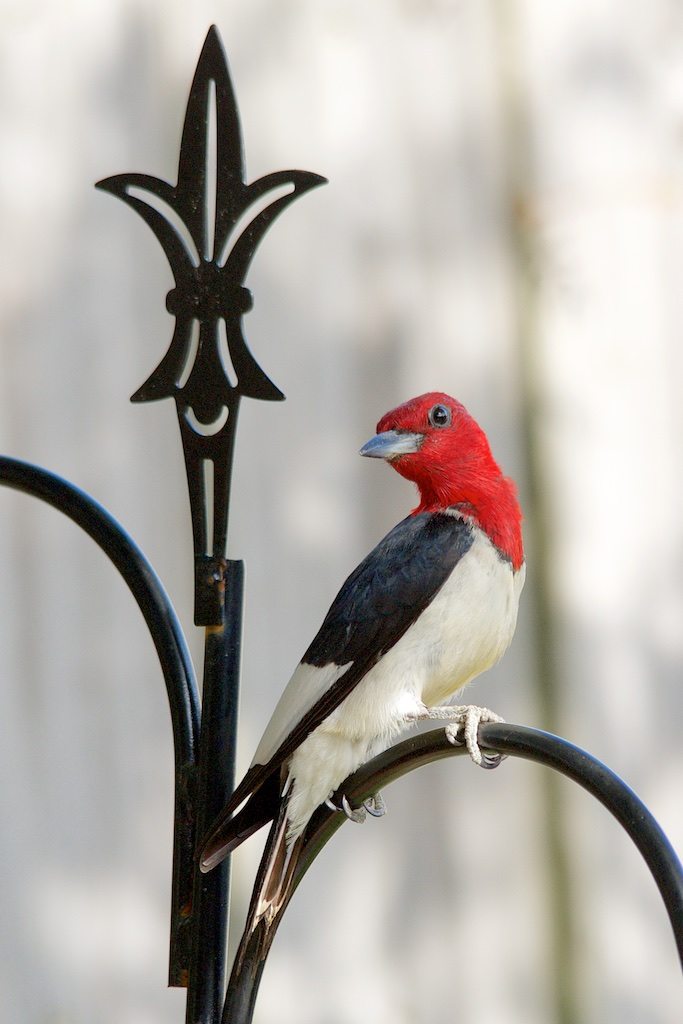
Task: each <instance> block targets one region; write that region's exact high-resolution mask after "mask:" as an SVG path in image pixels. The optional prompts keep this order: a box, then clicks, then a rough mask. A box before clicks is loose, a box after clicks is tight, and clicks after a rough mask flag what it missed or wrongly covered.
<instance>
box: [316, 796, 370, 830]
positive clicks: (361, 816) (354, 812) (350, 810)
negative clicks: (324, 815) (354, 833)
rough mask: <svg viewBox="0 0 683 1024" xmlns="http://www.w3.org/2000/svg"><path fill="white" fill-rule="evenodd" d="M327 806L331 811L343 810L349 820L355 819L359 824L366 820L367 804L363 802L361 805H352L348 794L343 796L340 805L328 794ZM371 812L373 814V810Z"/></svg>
mask: <svg viewBox="0 0 683 1024" xmlns="http://www.w3.org/2000/svg"><path fill="white" fill-rule="evenodd" d="M325 806H326V807H329V808H330V810H331V811H343V813H344V814H345V815H346V817H347V818H348V819H349V821H355V823H356V824H357V825H362V824H363V822H364V821H365V804H361V806H360V807H352V806H351V804H350V803H349V801H348V798H347V797H346V796H342V798H341V801H340V806H339V807H337V805H336V804H335V802H334V800H333V799H332V798H331V797H329V796H328V798H327V800H326V801H325ZM370 813H371V814H372V811H371V812H370Z"/></svg>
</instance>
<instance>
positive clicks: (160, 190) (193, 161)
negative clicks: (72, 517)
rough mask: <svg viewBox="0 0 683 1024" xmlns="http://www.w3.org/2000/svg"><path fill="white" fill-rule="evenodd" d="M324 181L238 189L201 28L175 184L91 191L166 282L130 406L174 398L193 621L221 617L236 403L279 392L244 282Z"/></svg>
mask: <svg viewBox="0 0 683 1024" xmlns="http://www.w3.org/2000/svg"><path fill="white" fill-rule="evenodd" d="M212 114H213V116H212ZM210 161H211V163H210ZM325 181H326V179H325V178H323V177H321V176H320V175H319V174H313V173H311V172H309V171H277V172H275V173H273V174H267V175H266V176H265V177H263V178H259V179H258V181H254V182H252V183H251V184H247V182H246V181H245V170H244V154H243V146H242V134H241V131H240V123H239V115H238V111H237V104H236V101H235V94H234V91H233V87H232V83H231V81H230V74H229V71H228V64H227V60H226V57H225V53H224V51H223V46H222V44H221V40H220V36H219V34H218V31H217V29H216V27H215V26H212V28H211V29H210V30H209V33H208V35H207V37H206V41H205V43H204V47H203V49H202V52H201V56H200V58H199V62H198V64H197V70H196V72H195V75H194V79H193V82H192V87H191V89H190V97H189V100H188V103H187V110H186V113H185V122H184V125H183V134H182V141H181V145H180V159H179V162H178V181H177V183H176V184H175V185H171V184H169V183H168V182H166V181H162V180H161V179H160V178H155V177H152V176H151V175H148V174H117V175H114V176H113V177H111V178H105V179H104V180H103V181H100V182H98V184H97V187H98V188H100V189H103V190H104V191H107V192H111V193H112V195H115V196H118V197H119V199H122V200H123V201H124V202H125V203H127V204H128V205H129V206H130V207H132V209H134V210H136V211H137V213H139V214H140V216H141V217H142V218H143V219H144V220H145V222H146V223H147V224H149V226H150V228H151V229H152V231H153V232H154V234H155V235H156V237H157V238H158V240H159V242H160V243H161V245H162V247H163V249H164V252H165V253H166V256H167V258H168V262H169V265H170V267H171V272H172V274H173V278H174V281H175V286H174V287H173V288H172V289H171V291H170V292H169V293H168V295H167V296H166V308H167V309H168V311H169V313H170V314H171V315H172V316H173V317H175V329H174V332H173V337H172V339H171V344H170V346H169V348H168V351H167V352H166V355H165V356H164V357H163V359H162V360H161V362H160V363H159V364H158V366H157V367H156V369H155V370H154V371H153V372H152V373H151V374H150V376H149V377H148V378H147V380H146V381H145V382H144V384H143V385H142V387H140V388H138V390H137V391H136V392H135V394H134V395H133V396H132V399H131V401H133V402H154V401H157V400H158V399H161V398H173V399H174V401H175V403H176V409H177V413H178V423H179V425H180V433H181V437H182V442H183V450H184V455H185V466H186V471H187V483H188V488H189V492H190V508H191V514H192V532H193V537H194V553H195V565H196V576H195V623H196V624H197V625H202V626H204V625H218V624H219V623H220V621H221V610H220V595H219V594H218V590H217V586H216V584H217V581H218V578H219V577H220V573H221V570H222V567H223V566H224V561H225V549H226V542H227V531H228V513H229V504H230V480H231V472H232V460H233V451H234V444H235V433H236V429H237V414H238V410H239V403H240V399H241V398H242V397H245V398H259V399H262V400H264V401H271V402H272V401H281V400H282V399H283V398H284V397H285V396H284V395H283V393H282V392H281V391H280V389H279V388H278V387H277V386H276V385H275V384H274V383H273V382H272V380H271V379H270V378H269V377H268V375H267V374H266V373H265V372H264V370H263V369H262V368H261V367H260V366H259V364H258V363H257V362H256V360H255V359H254V356H253V355H252V353H251V352H250V350H249V347H248V345H247V343H246V340H245V337H244V328H243V318H244V315H245V314H246V313H248V312H249V310H250V309H251V308H252V295H251V292H250V291H249V289H248V288H247V287H246V286H245V283H244V282H245V278H246V276H247V272H248V270H249V267H250V265H251V261H252V258H253V256H254V253H255V251H256V248H257V246H258V244H259V242H260V241H261V239H262V238H263V236H264V235H265V233H266V231H267V230H268V228H269V227H270V225H271V224H272V223H273V221H274V220H275V218H276V217H277V216H278V215H279V214H280V213H282V211H283V210H285V209H286V208H287V206H289V204H290V203H292V202H294V200H295V199H297V198H298V197H299V196H301V195H303V194H304V193H305V192H308V191H309V190H310V189H312V188H316V187H317V186H318V185H322V184H324V183H325ZM283 189H286V192H285V193H284V194H283V193H282V190H283ZM278 191H279V193H280V194H279V195H277V196H276V197H272V198H271V199H270V201H269V202H268V203H267V205H265V206H263V201H264V199H266V198H267V197H269V196H271V194H272V193H275V192H278Z"/></svg>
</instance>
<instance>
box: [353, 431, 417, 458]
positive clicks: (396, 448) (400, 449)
mask: <svg viewBox="0 0 683 1024" xmlns="http://www.w3.org/2000/svg"><path fill="white" fill-rule="evenodd" d="M423 441H424V434H411V433H410V432H409V431H407V430H385V431H384V432H383V433H381V434H375V436H374V437H371V438H370V440H369V441H368V442H367V443H366V444H364V445H363V447H362V448H361V450H360V453H359V454H360V455H367V457H368V458H369V459H395V458H397V457H398V456H399V455H409V454H410V453H411V452H417V451H419V450H420V447H421V445H422V442H423Z"/></svg>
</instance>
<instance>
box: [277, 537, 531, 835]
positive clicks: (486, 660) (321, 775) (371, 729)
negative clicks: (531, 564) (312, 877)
mask: <svg viewBox="0 0 683 1024" xmlns="http://www.w3.org/2000/svg"><path fill="white" fill-rule="evenodd" d="M524 571H525V570H524V566H522V568H521V570H520V571H519V572H517V573H515V572H513V570H512V567H511V565H510V564H509V562H506V561H503V559H501V557H500V555H499V554H498V552H497V551H496V549H495V548H494V547H493V545H492V544H491V543H490V541H489V540H488V538H487V537H486V535H485V534H483V533H481V532H480V531H476V535H475V540H474V543H473V544H472V547H471V548H470V550H469V551H468V552H467V554H466V555H465V556H464V558H462V560H461V561H460V562H459V563H458V564H457V565H456V567H455V569H454V571H453V572H452V574H451V576H450V577H449V578H448V579H447V580H446V582H445V583H444V585H443V586H442V588H441V590H440V591H439V592H438V594H437V595H436V597H435V598H434V600H433V601H432V602H431V604H430V605H429V607H428V608H427V609H426V610H425V611H424V612H423V613H422V615H420V617H419V618H418V619H417V621H416V622H414V623H413V625H412V626H410V627H409V629H408V630H407V631H406V632H405V633H404V635H403V636H402V637H401V639H400V640H399V641H398V642H397V643H396V644H395V645H394V646H393V647H392V648H391V650H390V651H388V652H387V653H386V654H385V655H384V657H382V658H381V660H380V661H379V662H378V664H377V665H375V666H374V667H373V668H372V669H370V671H369V672H368V673H367V675H366V676H365V677H364V678H363V679H362V680H361V682H360V683H359V684H358V685H357V686H356V688H355V690H354V691H353V692H352V693H351V694H349V696H348V697H347V698H346V699H345V700H344V701H342V703H341V704H340V705H339V707H338V708H336V710H335V711H333V712H332V714H331V715H330V716H329V717H328V718H327V719H326V720H325V721H324V722H323V723H321V725H319V726H318V727H317V729H315V730H314V731H313V732H312V733H311V735H310V736H309V737H308V738H307V739H306V740H305V741H304V742H303V743H302V744H301V746H300V747H299V748H298V750H297V751H296V752H295V754H294V755H293V757H292V761H291V766H290V767H291V776H292V778H293V779H294V783H293V787H292V793H291V798H290V806H289V812H288V814H289V818H290V835H291V836H292V837H293V836H295V835H297V834H299V833H300V832H301V831H302V829H303V828H304V827H305V825H306V822H307V821H308V819H309V817H310V816H311V814H312V813H313V811H314V810H315V808H316V807H318V806H319V804H321V803H322V802H323V801H324V800H325V799H326V797H327V796H328V795H329V794H330V793H331V792H332V791H333V790H335V789H336V788H337V787H338V786H339V784H340V783H341V782H343V780H344V779H345V778H346V777H347V775H349V774H350V773H351V772H353V771H355V769H356V768H358V767H359V765H360V764H362V763H363V762H364V761H365V760H367V759H368V758H369V757H370V756H372V755H373V754H374V753H376V752H378V751H379V750H381V749H383V748H384V747H385V746H386V745H387V744H388V743H389V742H390V741H391V740H392V739H393V737H394V736H395V735H396V734H397V733H398V732H399V731H400V730H401V728H402V727H403V726H404V725H405V724H406V720H409V719H410V718H412V717H414V716H415V715H416V714H419V713H420V711H421V710H422V709H423V708H424V707H425V706H427V707H436V706H438V705H440V704H443V703H444V702H446V701H448V700H449V699H450V698H452V697H453V696H455V694H456V693H457V692H458V691H459V690H460V689H462V687H463V686H465V685H466V684H467V683H468V682H469V681H470V680H471V679H473V678H474V677H475V676H477V675H479V673H480V672H483V671H485V669H487V668H490V667H491V666H492V665H495V663H496V662H497V661H498V660H499V659H500V658H501V657H502V655H503V653H504V652H505V650H506V649H507V647H508V645H509V643H510V641H511V639H512V635H513V633H514V630H515V624H516V621H517V607H518V604H519V595H520V593H521V590H522V586H523V584H524Z"/></svg>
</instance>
